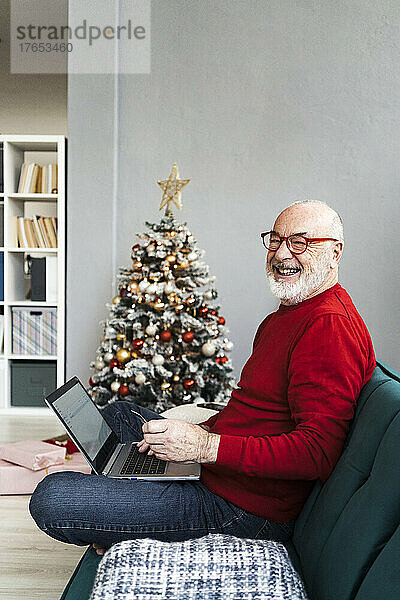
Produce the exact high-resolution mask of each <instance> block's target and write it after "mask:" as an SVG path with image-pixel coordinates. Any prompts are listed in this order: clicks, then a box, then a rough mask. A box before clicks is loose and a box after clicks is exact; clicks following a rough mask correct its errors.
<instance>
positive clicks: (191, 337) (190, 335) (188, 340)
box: [182, 331, 194, 344]
mask: <svg viewBox="0 0 400 600" xmlns="http://www.w3.org/2000/svg"><path fill="white" fill-rule="evenodd" d="M182 339H183V341H184V342H185V344H191V343H192V342H193V340H194V335H193V333H192V332H191V331H185V333H184V334H183V335H182Z"/></svg>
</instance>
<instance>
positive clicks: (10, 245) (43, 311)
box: [0, 134, 65, 412]
mask: <svg viewBox="0 0 400 600" xmlns="http://www.w3.org/2000/svg"><path fill="white" fill-rule="evenodd" d="M1 147H2V148H3V154H1V151H0V161H2V164H1V167H0V334H1V316H2V317H3V323H4V345H3V349H2V348H1V346H0V410H1V411H3V412H4V411H10V412H13V411H14V412H15V411H21V410H23V407H25V410H27V411H29V412H32V411H34V412H40V411H47V410H48V409H47V408H46V407H45V404H44V402H43V397H44V395H45V394H46V393H48V392H49V391H51V389H54V387H56V386H58V385H61V384H62V383H63V382H64V380H65V138H64V136H58V135H11V134H10V135H1V136H0V149H1ZM27 162H34V163H36V164H37V165H40V166H43V167H44V166H45V165H49V164H51V163H52V164H53V165H54V164H56V165H57V167H54V168H49V173H50V180H49V173H45V171H46V168H43V169H42V171H43V180H44V181H45V182H46V181H47V182H48V191H49V192H50V188H51V192H52V193H38V192H32V191H29V193H23V192H21V191H19V181H20V174H21V168H22V165H23V164H24V163H27ZM36 171H37V172H39V171H40V169H38V168H36ZM1 172H2V173H3V180H4V187H3V188H2V187H1ZM55 173H56V179H54V177H55ZM52 177H53V181H51V178H52ZM54 182H56V183H54ZM44 185H46V183H45V184H44ZM24 189H26V188H24ZM35 189H40V188H38V187H36V188H35ZM17 217H20V218H21V219H22V218H24V219H30V220H31V223H29V226H30V227H32V228H33V236H32V235H31V236H30V237H29V241H30V243H29V244H25V243H21V236H18V232H17ZM39 217H41V219H39ZM39 221H40V223H39ZM43 221H45V223H43ZM49 222H50V226H51V231H50V232H49ZM39 225H40V226H39ZM54 233H55V236H56V242H55V236H54ZM50 234H51V235H52V240H51V242H49V239H50ZM18 238H19V242H20V243H18ZM26 239H28V238H26ZM32 240H33V243H32ZM54 245H56V246H57V247H54ZM35 246H39V247H35ZM51 246H53V247H51ZM2 254H3V267H2V263H1V257H2ZM48 257H53V258H52V260H51V261H50V260H48ZM32 258H45V259H46V260H44V261H41V270H39V271H40V273H41V275H40V276H41V277H42V278H43V281H41V282H40V285H39V295H38V293H37V286H36V295H35V294H34V297H39V298H46V299H45V300H40V301H39V300H38V301H32V300H31V297H30V287H31V285H30V278H29V276H28V267H29V266H30V265H31V264H32ZM34 262H35V261H34ZM55 263H56V264H55ZM36 264H37V263H36ZM46 268H47V273H46ZM39 271H38V270H36V272H39ZM50 277H51V278H52V280H51V281H49V280H48V278H50ZM46 278H47V279H46ZM2 284H3V289H4V296H3V298H1V285H2ZM48 284H49V285H48ZM40 286H42V289H41V288H40ZM50 290H51V294H50ZM46 294H47V297H46ZM0 343H1V340H0ZM24 382H25V384H24ZM24 385H25V390H24ZM28 388H29V390H30V391H29V390H28Z"/></svg>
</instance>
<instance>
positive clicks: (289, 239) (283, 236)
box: [260, 230, 339, 255]
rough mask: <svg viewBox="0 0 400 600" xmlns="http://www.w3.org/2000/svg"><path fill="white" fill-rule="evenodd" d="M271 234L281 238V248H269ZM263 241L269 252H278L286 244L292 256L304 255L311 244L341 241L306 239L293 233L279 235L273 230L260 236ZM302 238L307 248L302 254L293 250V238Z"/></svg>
mask: <svg viewBox="0 0 400 600" xmlns="http://www.w3.org/2000/svg"><path fill="white" fill-rule="evenodd" d="M271 233H274V234H275V235H276V236H277V237H278V238H279V246H278V247H277V248H269V247H268V246H267V244H266V241H265V238H266V237H267V235H270V234H271ZM260 236H261V239H262V243H263V245H264V248H266V249H267V250H269V251H270V252H277V251H278V250H279V248H280V247H281V244H282V242H286V245H287V247H288V248H289V250H290V252H291V253H292V254H296V255H299V254H303V253H304V252H305V251H306V250H307V248H308V245H309V244H310V243H313V242H330V241H331V242H338V241H339V240H338V239H336V238H330V237H324V238H309V237H305V236H304V235H298V234H296V233H292V235H288V236H285V235H279V233H276V231H274V230H272V231H264V232H263V233H261V234H260ZM294 237H296V238H302V239H303V240H305V243H306V244H305V248H304V250H300V252H296V251H295V250H293V248H292V243H291V238H294Z"/></svg>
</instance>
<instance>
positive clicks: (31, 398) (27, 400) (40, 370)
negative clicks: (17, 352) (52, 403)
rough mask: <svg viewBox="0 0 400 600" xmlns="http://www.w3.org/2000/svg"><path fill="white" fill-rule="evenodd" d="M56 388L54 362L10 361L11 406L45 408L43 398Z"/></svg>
mask: <svg viewBox="0 0 400 600" xmlns="http://www.w3.org/2000/svg"><path fill="white" fill-rule="evenodd" d="M56 387H57V362H56V361H55V360H40V361H39V360H12V361H11V406H41V407H43V406H46V404H45V402H44V398H45V396H48V395H49V394H50V393H51V392H53V391H54V390H55V389H56Z"/></svg>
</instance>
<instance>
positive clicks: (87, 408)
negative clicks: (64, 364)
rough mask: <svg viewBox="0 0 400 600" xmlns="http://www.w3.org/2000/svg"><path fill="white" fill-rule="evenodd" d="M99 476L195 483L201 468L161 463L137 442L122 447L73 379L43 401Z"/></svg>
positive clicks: (78, 382)
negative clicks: (141, 450)
mask: <svg viewBox="0 0 400 600" xmlns="http://www.w3.org/2000/svg"><path fill="white" fill-rule="evenodd" d="M45 402H46V404H47V405H48V406H49V407H50V408H51V409H52V410H53V411H54V412H55V413H56V415H57V417H58V418H59V419H60V421H61V423H62V424H63V425H64V427H65V429H66V430H67V432H68V433H69V435H70V436H71V439H72V440H73V441H74V442H75V444H76V445H77V447H78V448H79V450H80V451H81V452H82V454H83V455H84V457H85V458H86V460H87V462H88V463H89V465H90V466H91V467H92V469H93V470H94V472H95V473H97V474H98V475H106V476H107V477H117V478H121V479H146V480H151V481H165V480H176V481H181V480H195V479H199V478H200V465H199V464H197V463H190V464H183V463H177V462H170V461H165V460H160V459H159V458H156V457H155V456H148V454H147V452H139V450H138V448H137V443H138V442H128V443H127V444H122V443H121V442H120V441H119V439H118V437H117V435H116V433H115V432H114V431H113V430H112V429H111V427H110V426H109V425H108V423H107V421H106V420H105V418H104V417H103V415H102V414H101V411H100V410H99V409H98V407H97V406H96V404H95V403H94V402H93V400H92V398H91V397H90V396H89V394H88V393H87V391H86V390H85V388H84V387H83V385H82V383H81V382H80V381H79V379H78V377H72V379H70V380H69V381H67V382H66V383H64V385H62V386H61V387H59V388H58V389H56V390H55V391H54V392H52V393H51V394H50V395H49V396H47V397H46V398H45Z"/></svg>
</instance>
